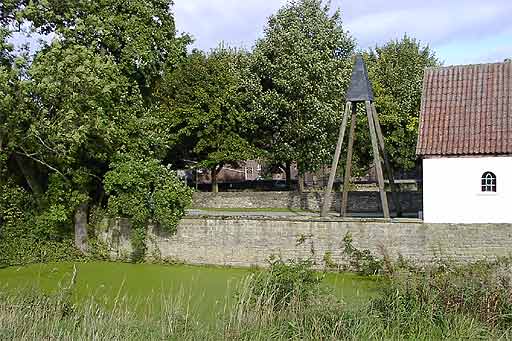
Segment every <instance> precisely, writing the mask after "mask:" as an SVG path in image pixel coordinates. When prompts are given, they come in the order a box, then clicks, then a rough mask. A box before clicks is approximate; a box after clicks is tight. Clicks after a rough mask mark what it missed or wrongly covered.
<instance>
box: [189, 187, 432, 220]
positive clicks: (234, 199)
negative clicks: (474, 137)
mask: <svg viewBox="0 0 512 341" xmlns="http://www.w3.org/2000/svg"><path fill="white" fill-rule="evenodd" d="M323 197H324V193H320V192H306V193H302V194H301V193H299V192H221V193H205V192H196V193H194V208H220V209H222V208H241V207H244V208H290V209H303V210H312V211H320V210H321V208H322V203H323V200H324V199H323ZM388 197H389V198H388V202H389V203H390V205H391V206H390V207H391V210H394V205H393V200H391V194H390V193H388ZM399 197H400V204H401V206H402V209H403V211H404V212H405V213H416V214H417V213H418V211H420V210H422V206H423V203H422V193H421V192H400V193H399ZM340 203H341V193H336V194H335V195H334V197H333V200H332V207H331V209H332V210H336V211H339V210H340ZM348 211H349V212H357V213H375V212H382V206H381V202H380V197H379V192H375V191H373V192H363V191H358V192H351V193H350V194H349V201H348Z"/></svg>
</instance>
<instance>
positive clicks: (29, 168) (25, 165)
mask: <svg viewBox="0 0 512 341" xmlns="http://www.w3.org/2000/svg"><path fill="white" fill-rule="evenodd" d="M14 158H15V160H16V164H17V165H18V168H19V169H20V170H21V173H22V174H23V176H24V177H25V180H26V181H27V184H28V186H29V187H30V189H31V190H32V192H33V193H34V194H35V195H38V194H41V193H43V188H42V186H41V184H40V183H39V181H38V177H37V169H35V166H34V164H33V162H32V161H31V160H29V159H27V158H25V157H23V156H21V155H16V156H15V157H14Z"/></svg>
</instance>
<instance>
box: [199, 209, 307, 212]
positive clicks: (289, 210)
mask: <svg viewBox="0 0 512 341" xmlns="http://www.w3.org/2000/svg"><path fill="white" fill-rule="evenodd" d="M197 210H199V211H205V212H232V213H244V212H249V213H253V212H254V213H258V212H271V213H316V211H312V210H302V209H295V208H198V209H197Z"/></svg>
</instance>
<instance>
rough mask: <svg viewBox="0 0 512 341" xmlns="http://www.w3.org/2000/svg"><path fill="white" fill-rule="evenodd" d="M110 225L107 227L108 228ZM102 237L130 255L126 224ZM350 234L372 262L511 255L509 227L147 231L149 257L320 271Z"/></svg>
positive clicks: (276, 223) (252, 226)
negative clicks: (309, 262) (283, 262)
mask: <svg viewBox="0 0 512 341" xmlns="http://www.w3.org/2000/svg"><path fill="white" fill-rule="evenodd" d="M106 225H108V223H106ZM103 231H104V232H103V233H102V235H101V236H102V238H103V239H104V240H105V241H107V243H108V244H109V245H110V246H111V248H112V250H111V251H112V253H113V256H116V255H117V256H120V255H127V254H128V253H129V252H130V250H131V246H130V238H129V231H130V228H129V223H128V222H127V221H126V220H118V221H117V222H116V223H115V224H112V225H111V226H110V227H105V228H104V230H103ZM348 232H350V233H351V234H352V236H353V240H354V245H355V246H356V247H358V248H360V249H369V250H371V251H372V252H373V253H374V254H375V255H382V252H383V250H385V252H387V253H388V254H389V255H390V256H391V257H392V258H397V257H398V256H399V255H402V256H403V257H404V258H405V259H408V260H410V261H412V262H414V263H417V264H428V263H432V262H435V261H436V260H438V259H447V260H452V261H455V262H474V261H478V260H492V259H495V258H496V257H502V256H509V255H510V253H511V252H512V224H506V225H485V224H478V225H450V224H423V223H420V222H416V221H412V220H411V221H410V222H402V223H385V222H382V221H377V220H375V221H364V222H363V221H355V220H354V221H345V222H342V221H339V220H335V219H325V220H324V219H320V218H314V219H313V218H309V219H308V218H293V219H291V218H290V219H284V218H275V219H270V218H269V219H266V218H265V219H263V218H214V217H198V218H193V217H188V218H185V219H183V220H182V222H181V224H180V226H179V228H178V232H177V233H176V234H175V235H169V234H166V233H163V232H161V231H159V230H158V228H154V227H151V228H150V233H149V235H148V242H147V244H148V247H149V251H148V255H149V256H150V257H151V256H159V257H162V258H165V259H171V260H175V261H183V262H185V263H188V264H210V265H227V266H239V267H247V266H251V265H258V266H265V265H266V264H267V259H268V258H269V257H270V256H273V255H274V256H281V257H283V258H284V259H305V258H313V259H314V260H315V261H316V263H317V264H318V265H319V266H323V259H324V256H325V255H326V253H327V252H329V253H331V254H332V260H333V261H335V262H337V263H339V264H343V263H345V262H346V259H345V258H344V256H343V254H342V244H343V242H342V240H343V237H344V236H345V235H346V234H347V233H348Z"/></svg>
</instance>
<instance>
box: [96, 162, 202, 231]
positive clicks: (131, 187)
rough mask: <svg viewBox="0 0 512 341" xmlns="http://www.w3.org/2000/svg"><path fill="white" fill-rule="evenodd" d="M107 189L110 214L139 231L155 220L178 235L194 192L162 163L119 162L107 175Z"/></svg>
mask: <svg viewBox="0 0 512 341" xmlns="http://www.w3.org/2000/svg"><path fill="white" fill-rule="evenodd" d="M105 189H106V190H107V193H108V194H109V195H110V198H109V211H110V213H111V214H113V215H114V216H116V215H121V216H122V217H128V218H130V219H131V222H132V224H133V226H134V227H135V228H136V229H140V228H144V227H145V226H146V224H147V223H148V221H149V220H150V219H154V220H155V221H156V222H158V223H159V224H160V225H161V226H162V227H163V228H164V229H165V230H167V231H168V232H174V231H175V230H176V227H177V225H178V223H179V221H180V219H181V217H182V216H183V215H184V214H185V209H186V208H187V207H188V206H189V205H190V204H191V203H192V190H191V189H190V188H188V187H186V186H185V185H183V183H182V182H181V181H180V180H179V179H178V178H177V176H176V174H175V173H174V172H173V171H171V170H170V169H169V168H167V167H164V166H162V165H161V164H160V162H159V161H158V160H149V161H140V160H133V159H128V160H123V161H119V162H115V163H114V164H113V165H112V170H111V171H109V172H108V173H107V174H106V176H105Z"/></svg>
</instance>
